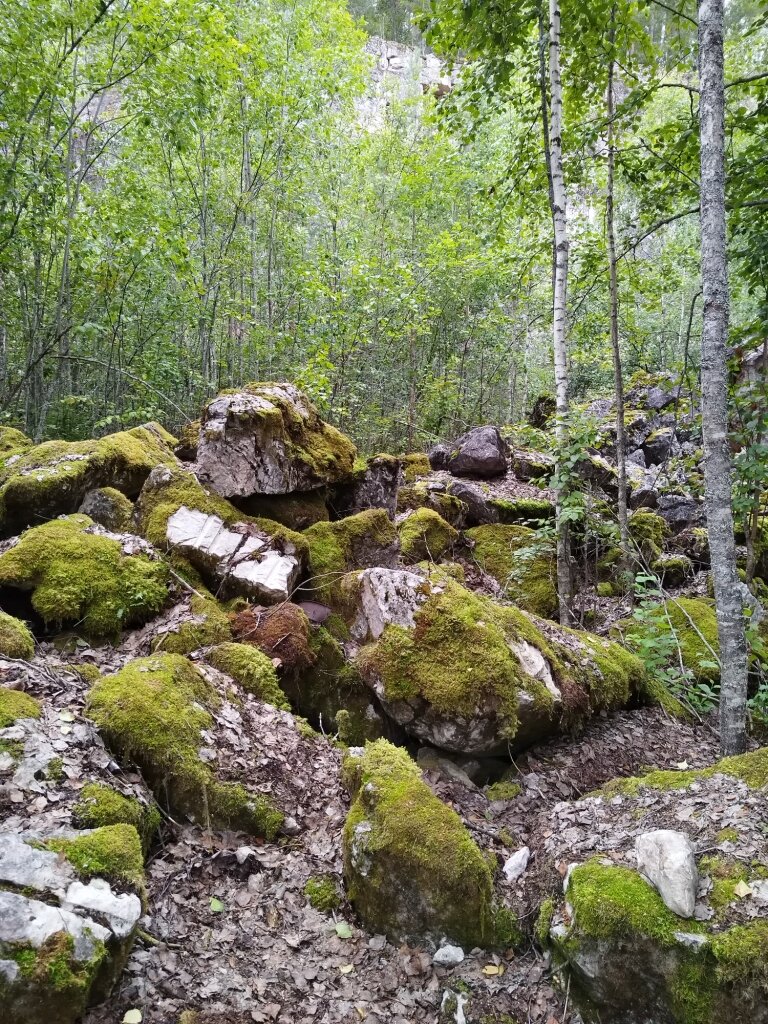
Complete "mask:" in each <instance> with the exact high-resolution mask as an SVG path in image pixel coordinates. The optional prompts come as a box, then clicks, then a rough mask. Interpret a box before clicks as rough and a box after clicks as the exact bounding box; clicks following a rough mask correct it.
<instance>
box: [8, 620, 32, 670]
mask: <svg viewBox="0 0 768 1024" xmlns="http://www.w3.org/2000/svg"><path fill="white" fill-rule="evenodd" d="M34 653H35V638H34V637H33V636H32V633H31V632H30V629H29V627H28V626H27V624H26V623H25V622H22V621H21V619H16V618H14V617H13V615H8V614H7V613H6V612H3V611H0V658H3V657H4V658H22V659H24V660H26V661H28V660H29V659H30V658H31V657H33V656H34Z"/></svg>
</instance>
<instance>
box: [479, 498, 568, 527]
mask: <svg viewBox="0 0 768 1024" xmlns="http://www.w3.org/2000/svg"><path fill="white" fill-rule="evenodd" d="M490 504H491V505H492V506H493V507H494V508H495V509H496V510H497V511H498V513H499V522H500V523H502V524H503V525H504V526H525V525H529V526H530V525H531V524H538V523H541V522H543V521H544V520H547V519H554V518H555V503H554V502H553V501H550V500H549V499H548V498H491V500H490Z"/></svg>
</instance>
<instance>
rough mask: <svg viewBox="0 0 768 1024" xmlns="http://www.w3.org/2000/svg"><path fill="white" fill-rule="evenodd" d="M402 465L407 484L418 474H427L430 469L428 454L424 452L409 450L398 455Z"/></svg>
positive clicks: (418, 475) (413, 481)
mask: <svg viewBox="0 0 768 1024" xmlns="http://www.w3.org/2000/svg"><path fill="white" fill-rule="evenodd" d="M398 458H399V460H400V462H401V463H402V466H403V475H404V479H405V482H406V483H407V484H412V483H415V481H416V480H418V479H419V477H420V476H427V474H429V473H430V472H431V471H432V465H431V462H430V457H429V455H427V454H425V453H424V452H409V453H408V454H407V455H399V456H398Z"/></svg>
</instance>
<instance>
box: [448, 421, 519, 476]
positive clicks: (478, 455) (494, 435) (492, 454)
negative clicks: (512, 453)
mask: <svg viewBox="0 0 768 1024" xmlns="http://www.w3.org/2000/svg"><path fill="white" fill-rule="evenodd" d="M445 468H446V469H447V470H448V471H449V472H450V473H452V474H453V475H454V476H479V477H495V476H502V475H503V474H504V473H506V472H507V443H506V441H505V440H504V439H503V437H502V436H501V434H500V433H499V429H498V427H492V426H485V427H473V428H472V430H468V431H467V433H466V434H462V436H461V437H460V438H458V439H457V440H456V441H455V442H454V444H453V447H452V450H451V454H450V456H449V458H448V460H447V462H446V465H445Z"/></svg>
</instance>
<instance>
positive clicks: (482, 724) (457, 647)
mask: <svg viewBox="0 0 768 1024" xmlns="http://www.w3.org/2000/svg"><path fill="white" fill-rule="evenodd" d="M342 590H344V591H345V592H346V598H347V605H348V607H349V608H350V609H351V611H350V612H349V615H350V619H349V621H350V623H351V625H350V629H351V634H352V637H353V639H354V640H355V641H356V642H357V643H359V644H364V645H365V646H363V647H362V649H361V650H360V651H359V653H358V654H357V657H356V660H355V663H356V665H357V667H358V669H359V671H360V673H361V675H362V677H363V679H364V680H365V681H366V683H367V684H368V685H369V686H370V687H371V688H372V689H373V691H374V693H375V694H376V697H377V698H378V700H379V702H380V704H381V706H382V707H383V709H384V711H385V712H386V713H387V715H389V716H390V717H391V718H392V719H393V720H394V721H395V722H396V723H397V724H398V725H400V726H401V727H402V728H403V729H404V730H405V731H406V732H407V733H408V734H409V735H410V736H412V737H414V738H415V739H418V740H420V741H422V742H423V743H428V744H430V745H432V746H435V747H439V748H442V749H444V750H449V751H452V752H455V753H460V754H466V755H469V756H493V755H496V754H502V753H506V752H508V751H509V750H510V749H513V750H516V749H521V748H523V747H526V746H528V745H530V744H531V743H533V742H535V741H537V740H539V739H541V738H543V737H545V736H549V735H552V734H555V733H557V732H558V730H559V729H560V728H565V727H567V723H568V722H572V721H573V720H574V718H581V717H584V716H586V715H588V714H590V712H591V711H598V710H601V709H605V708H617V707H620V706H623V705H624V704H626V703H627V702H628V701H629V700H630V698H631V697H632V695H633V694H636V693H637V692H638V691H639V690H641V689H642V687H643V684H644V672H643V669H642V666H641V664H640V662H639V661H638V660H637V659H636V658H634V657H633V656H632V655H630V654H628V653H627V652H626V651H624V650H623V649H622V648H621V647H619V646H618V645H617V644H611V643H609V642H607V641H603V640H600V639H599V638H597V637H593V636H590V634H588V633H575V632H567V631H560V630H558V629H557V628H556V627H555V626H554V624H551V623H547V624H545V622H544V620H537V619H533V618H532V617H529V616H527V615H526V614H525V613H524V612H522V611H520V610H519V609H517V608H512V607H502V606H499V605H498V604H496V603H495V602H493V601H491V600H490V599H487V598H484V597H481V596H479V595H476V594H473V593H471V592H470V591H468V590H466V589H465V588H464V587H462V586H461V585H460V584H458V583H457V582H456V581H455V580H453V579H452V578H450V576H449V575H448V574H447V573H445V572H443V571H442V570H440V568H439V567H437V568H435V569H433V570H432V571H430V572H427V571H426V570H414V571H411V572H407V571H403V570H390V571H387V570H384V569H370V570H367V571H365V572H363V573H359V574H353V575H351V576H350V577H347V579H345V580H344V582H343V585H342Z"/></svg>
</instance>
